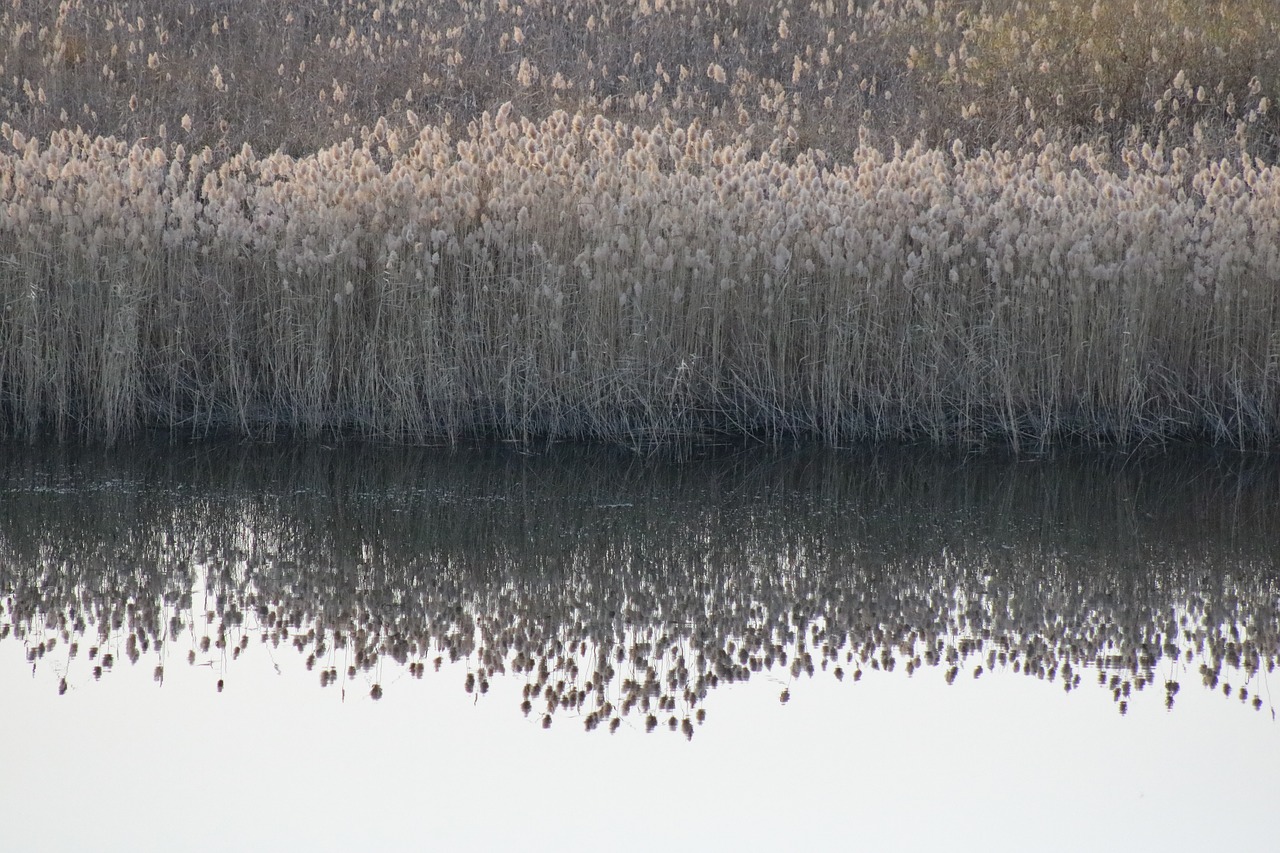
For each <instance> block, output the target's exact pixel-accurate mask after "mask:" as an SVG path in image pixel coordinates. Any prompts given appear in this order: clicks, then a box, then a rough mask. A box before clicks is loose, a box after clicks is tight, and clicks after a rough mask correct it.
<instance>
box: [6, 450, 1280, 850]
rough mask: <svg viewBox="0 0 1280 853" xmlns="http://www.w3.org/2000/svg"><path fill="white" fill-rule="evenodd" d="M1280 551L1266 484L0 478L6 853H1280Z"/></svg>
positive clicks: (755, 471)
mask: <svg viewBox="0 0 1280 853" xmlns="http://www.w3.org/2000/svg"><path fill="white" fill-rule="evenodd" d="M1278 553H1280V463H1278V462H1277V461H1276V460H1275V459H1273V458H1269V457H1241V456H1236V455H1206V454H1198V455H1183V454H1177V455H1169V454H1166V455H1162V456H1139V455H1114V456H1099V455H1091V456H1087V457H1080V458H1072V457H1063V458H1057V459H1038V460H1022V461H1001V460H993V459H967V460H965V459H955V458H947V457H940V456H933V455H928V454H921V453H918V452H887V453H881V454H877V455H863V454H858V453H850V452H845V453H836V452H830V451H822V450H811V449H794V450H787V451H777V450H774V451H762V450H752V451H737V452H728V451H724V452H718V453H715V454H712V455H709V456H707V457H706V458H698V459H693V460H685V461H682V462H673V461H669V460H663V459H657V458H638V457H635V456H633V455H628V454H625V453H622V452H615V451H608V450H591V449H581V448H578V449H560V450H553V451H551V452H548V453H544V454H538V455H525V454H521V453H518V452H515V451H511V450H502V449H485V450H467V451H456V452H449V451H444V450H407V449H403V448H397V449H391V448H371V447H315V446H313V447H310V448H306V447H295V446H288V445H270V446H261V445H258V446H254V445H247V446H239V445H218V444H208V445H196V446H185V447H156V446H141V447H133V448H127V449H123V450H119V451H114V452H105V451H94V450H65V449H64V450H56V449H55V450H48V449H45V450H32V449H27V448H8V449H6V451H5V453H4V455H3V461H0V715H2V716H0V721H2V722H3V730H4V731H5V733H6V734H5V746H4V750H3V764H2V772H0V850H6V851H7V850H87V849H93V850H170V849H181V850H225V849H231V848H234V849H244V850H270V849H275V850H301V849H306V850H356V849H372V848H375V847H377V848H382V849H390V850H417V849H439V850H455V849H479V850H488V849H495V850H505V849H522V850H546V849H558V850H576V849H610V850H613V849H619V850H621V849H628V850H630V849H635V850H640V849H655V848H661V849H671V850H722V849H723V850H777V849H793V848H798V847H808V846H817V845H820V846H822V847H823V848H826V849H842V850H843V849H849V850H929V851H932V850H958V851H967V850H982V851H998V850H1080V849H1104V850H1105V849H1116V850H1120V849H1124V850H1207V849H1213V850H1220V849H1227V848H1231V849H1247V850H1258V849H1264V850H1265V849H1277V848H1278V847H1280V826H1278V825H1277V824H1278V823H1280V822H1278V821H1277V820H1276V815H1275V810H1274V805H1275V797H1276V794H1277V792H1278V791H1280V723H1277V721H1276V714H1275V711H1276V706H1277V704H1280V677H1278V676H1276V675H1275V673H1274V667H1275V663H1276V659H1277V656H1280V569H1278V568H1277V564H1278V563H1277V559H1278V558H1277V554H1278ZM1273 681H1274V682H1275V684H1274V685H1273V683H1272V682H1273Z"/></svg>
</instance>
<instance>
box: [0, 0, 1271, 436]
mask: <svg viewBox="0 0 1280 853" xmlns="http://www.w3.org/2000/svg"><path fill="white" fill-rule="evenodd" d="M606 5H607V8H606ZM1059 5H1060V6H1061V13H1062V14H1063V15H1064V16H1065V18H1064V20H1067V21H1069V22H1071V24H1072V26H1071V27H1068V28H1066V30H1064V32H1066V33H1067V35H1062V34H1061V33H1058V31H1056V30H1055V31H1053V32H1054V33H1058V34H1057V35H1053V37H1052V38H1051V37H1050V30H1049V29H1048V28H1047V24H1046V23H1045V21H1044V20H1043V19H1042V18H1038V17H1036V16H1035V15H1033V14H1032V13H1031V12H1030V11H1028V9H1027V8H1026V7H1025V6H1023V5H1015V4H1008V3H999V2H992V3H990V4H988V5H986V6H983V7H981V8H980V9H978V10H976V11H975V10H973V9H972V8H971V4H959V3H948V2H941V0H940V2H937V3H935V4H933V5H932V6H927V7H926V6H921V5H911V4H902V3H886V4H872V5H871V6H870V7H868V8H866V9H862V8H859V7H858V6H857V5H856V4H855V5H854V6H852V7H851V8H850V9H848V10H843V13H842V14H837V12H836V10H835V8H834V6H832V5H831V4H828V5H826V6H823V5H822V4H815V5H813V6H811V7H808V8H806V9H800V8H798V7H797V8H792V7H789V6H786V5H784V4H773V5H769V6H767V7H765V8H764V9H763V10H755V9H753V10H752V13H751V14H750V15H747V14H746V10H745V9H743V8H739V6H738V5H735V4H705V5H704V4H692V3H661V2H655V3H648V2H641V3H638V4H636V5H627V4H598V3H592V2H588V0H582V2H579V3H569V4H553V6H554V8H551V7H544V6H543V5H541V4H537V3H533V4H527V5H511V4H508V3H506V2H499V3H497V4H490V3H483V2H482V3H473V4H460V5H458V7H457V8H456V9H454V8H453V6H450V10H444V9H443V8H439V9H437V4H427V5H424V6H416V5H414V4H407V5H404V6H397V7H394V8H393V7H390V6H386V7H383V6H379V5H377V4H374V5H372V6H370V7H369V8H370V10H371V11H367V12H357V10H356V7H354V6H351V7H348V6H346V5H344V4H338V5H337V6H333V5H332V4H330V5H329V6H319V5H317V6H316V8H314V9H313V8H311V7H310V6H306V5H303V6H296V5H295V6H293V7H291V9H293V11H291V12H290V13H289V14H288V15H286V17H285V18H284V19H283V20H280V19H279V18H278V16H276V17H272V16H269V15H262V16H258V17H259V18H261V20H256V19H254V16H248V15H244V10H242V9H241V6H240V5H237V6H236V7H234V9H232V8H231V7H228V9H227V10H226V11H225V12H224V13H222V14H214V13H213V11H212V10H213V9H214V8H215V7H214V6H213V5H205V4H202V5H201V6H200V7H199V8H198V9H197V8H196V6H195V5H194V4H193V5H191V6H189V7H187V8H186V9H185V11H184V10H182V9H179V10H178V11H176V12H169V11H166V9H163V8H157V7H155V6H154V4H150V3H149V2H147V0H139V2H137V3H135V4H133V5H132V6H130V5H129V4H122V5H119V6H113V7H112V10H110V11H107V10H99V9H98V7H97V6H96V5H94V6H86V5H79V4H77V3H74V2H67V3H64V4H63V5H62V7H61V10H60V12H59V13H58V15H57V18H56V19H51V20H47V21H46V20H44V19H42V18H41V17H40V16H41V15H49V14H51V13H50V12H49V10H47V9H44V7H40V8H39V9H35V10H28V9H26V7H21V6H20V7H14V8H13V9H10V10H8V11H6V12H5V13H4V14H3V16H0V35H3V36H5V37H6V38H7V40H8V43H9V44H10V45H11V50H10V51H9V52H8V53H7V54H6V55H5V59H4V60H3V61H4V64H5V67H4V69H3V75H2V76H3V77H4V78H7V80H8V82H10V83H13V85H14V86H15V88H14V89H13V90H12V91H8V90H5V91H3V92H0V107H2V108H3V110H4V115H5V116H6V117H7V120H6V121H5V122H4V124H3V125H0V295H2V298H3V314H2V315H0V434H4V435H8V436H15V437H16V436H22V437H28V438H33V437H36V436H39V435H43V434H47V433H54V434H56V435H58V436H61V437H64V438H69V437H73V436H74V437H82V438H89V439H95V440H103V441H107V442H111V441H115V440H117V439H120V438H122V437H126V436H129V435H131V434H134V433H136V432H138V431H139V430H141V429H144V428H150V427H165V428H169V429H173V430H183V431H189V432H193V433H206V432H209V431H215V430H218V431H220V430H226V429H230V430H238V431H242V432H246V433H251V434H256V435H264V434H265V435H270V434H273V433H275V432H277V431H281V430H283V431H288V432H297V433H302V434H312V435H314V434H320V433H329V432H343V433H346V432H353V433H356V434H359V435H364V436H376V437H386V438H393V439H397V440H406V441H436V440H452V441H457V440H461V439H467V438H476V437H488V438H492V437H500V438H507V439H514V440H519V441H524V442H531V441H534V440H557V439H570V438H576V439H581V438H589V439H603V440H607V441H617V442H623V443H628V444H638V443H648V442H652V441H664V440H670V439H679V438H686V437H689V436H696V435H705V434H708V433H716V434H725V433H729V434H744V433H745V434H753V435H761V436H765V437H778V436H782V435H792V434H803V435H808V436H812V437H816V438H819V439H821V440H823V441H826V442H830V443H845V442H853V441H862V440H927V441H931V442H936V443H942V444H958V445H965V446H985V445H989V444H992V443H999V444H1010V445H1012V446H1014V447H1015V448H1019V449H1023V448H1028V447H1044V446H1047V445H1049V444H1051V443H1054V442H1059V441H1071V442H1085V443H1112V442H1125V443H1127V442H1135V441H1150V440H1165V439H1170V438H1177V439H1193V440H1207V441H1212V442H1215V443H1226V444H1231V445H1234V446H1238V447H1267V446H1271V445H1273V443H1274V436H1275V432H1276V429H1277V426H1278V425H1280V402H1278V399H1280V395H1278V394H1277V391H1278V390H1280V385H1278V384H1277V376H1276V371H1277V366H1280V310H1278V306H1277V301H1278V298H1280V291H1278V288H1277V284H1278V279H1280V259H1278V258H1277V254H1278V253H1280V248H1277V247H1280V240H1278V239H1277V238H1278V237H1280V234H1277V230H1278V229H1280V216H1278V215H1277V214H1278V213H1280V211H1277V205H1278V204H1280V202H1277V197H1278V196H1277V180H1278V175H1277V172H1276V168H1275V165H1274V155H1275V151H1276V146H1275V141H1276V134H1275V129H1276V115H1275V112H1274V111H1273V110H1271V109H1270V100H1269V96H1268V94H1267V93H1268V92H1273V91H1274V84H1275V82H1277V80H1280V76H1278V75H1274V74H1273V75H1271V76H1268V74H1269V73H1270V72H1271V71H1274V70H1275V69H1276V68H1277V67H1280V66H1278V64H1277V58H1276V56H1275V53H1276V51H1275V50H1274V49H1273V48H1270V47H1269V46H1268V45H1269V44H1270V43H1271V42H1267V41H1266V40H1265V39H1261V38H1257V39H1254V38H1253V37H1250V39H1249V40H1246V41H1244V42H1241V43H1240V44H1241V45H1242V47H1240V49H1239V50H1237V51H1236V52H1235V53H1232V54H1229V55H1221V54H1223V51H1222V50H1220V48H1221V46H1222V44H1225V43H1226V42H1225V41H1224V40H1226V39H1231V38H1234V37H1235V36H1233V35H1232V34H1233V33H1237V34H1238V31H1239V30H1240V27H1246V28H1251V29H1250V32H1255V31H1256V32H1259V33H1266V32H1271V31H1272V30H1268V29H1267V28H1268V27H1272V29H1274V25H1273V24H1271V23H1269V19H1265V18H1258V19H1256V20H1255V18H1256V16H1254V15H1253V7H1252V6H1251V5H1250V4H1249V3H1244V4H1241V5H1240V6H1239V8H1237V9H1235V10H1234V11H1227V10H1225V9H1219V10H1217V11H1216V12H1213V13H1212V14H1211V15H1208V16H1207V17H1206V19H1205V20H1206V21H1207V23H1205V25H1204V26H1203V27H1201V28H1200V29H1198V30H1193V29H1192V28H1191V27H1192V24H1193V23H1194V21H1193V20H1192V18H1190V17H1188V15H1189V12H1187V10H1186V9H1184V8H1183V7H1182V6H1180V5H1178V4H1176V3H1174V2H1173V0H1169V2H1166V3H1163V5H1162V4H1161V3H1156V4H1148V6H1153V7H1160V8H1162V9H1164V10H1165V12H1166V13H1167V21H1166V22H1165V25H1163V28H1160V27H1157V28H1156V30H1155V31H1154V32H1155V33H1156V35H1153V36H1151V39H1150V40H1149V43H1148V42H1143V43H1142V44H1143V45H1145V47H1144V51H1145V52H1144V53H1141V54H1135V56H1140V59H1141V61H1139V60H1134V63H1136V66H1135V67H1136V70H1135V69H1132V68H1131V69H1129V71H1126V72H1125V73H1126V74H1128V75H1129V76H1127V77H1124V78H1123V79H1121V78H1120V77H1118V76H1117V75H1118V74H1119V73H1120V72H1119V71H1117V70H1116V68H1114V67H1108V66H1105V65H1104V64H1103V62H1102V60H1101V58H1099V57H1101V55H1102V52H1105V51H1107V50H1111V49H1112V47H1114V46H1116V45H1120V44H1121V43H1123V44H1125V45H1132V44H1136V43H1137V42H1135V41H1134V39H1135V38H1136V34H1137V33H1138V32H1139V30H1135V29H1133V26H1132V25H1131V23H1130V22H1129V19H1128V18H1127V17H1125V16H1124V15H1120V14H1119V12H1117V11H1116V7H1115V5H1114V4H1106V3H1094V4H1092V5H1091V6H1087V5H1085V4H1081V3H1074V2H1066V0H1064V2H1063V3H1061V4H1059ZM1165 7H1167V8H1165ZM361 8H364V7H363V6H362V7H361ZM1144 8H1145V7H1144ZM1180 10H1181V11H1180ZM232 11H234V12H235V13H236V16H237V19H235V20H233V19H232V15H231V13H232ZM23 14H28V15H31V16H34V17H31V18H25V19H24V18H23V17H22V16H23ZM1135 14H1137V15H1138V17H1137V20H1138V21H1139V22H1142V21H1146V20H1147V18H1145V17H1143V15H1146V14H1147V12H1146V11H1143V12H1141V13H1140V14H1138V13H1135ZM450 16H454V17H450ZM457 16H462V17H460V18H459V17H457ZM1180 16H1181V17H1180ZM592 21H594V23H592ZM761 21H764V22H767V23H768V24H769V26H768V28H767V31H766V29H762V27H763V24H762V23H760V22H761ZM1086 21H1088V22H1089V23H1090V24H1091V25H1092V26H1093V27H1094V29H1093V30H1091V31H1089V30H1086V23H1085V22H1086ZM460 22H461V23H460ZM466 22H471V23H474V24H476V29H474V30H473V29H470V28H467V27H462V26H461V24H462V23H466ZM1179 22H1181V23H1179ZM1153 26H1154V25H1153ZM691 27H692V28H693V32H694V34H695V35H696V34H698V33H702V34H705V35H707V36H709V38H708V39H707V40H706V42H705V43H702V42H697V43H696V44H695V43H694V42H695V41H697V40H696V39H694V38H692V37H691V36H689V35H688V31H689V28H691ZM495 28H497V29H495ZM1175 30H1176V31H1179V32H1184V35H1183V36H1182V37H1181V41H1180V42H1179V41H1177V40H1176V39H1174V35H1176V33H1175ZM328 32H332V33H334V34H333V35H332V36H329V37H327V38H326V37H325V36H324V33H328ZM339 32H341V36H340V35H339V34H338V33H339ZM625 33H631V39H630V41H626V40H624V39H623V35H624V34H625ZM1071 33H1076V35H1077V38H1076V39H1075V41H1073V40H1072V37H1071ZM483 34H488V35H489V36H492V42H491V43H492V44H496V45H498V48H497V50H496V52H494V53H492V55H491V56H489V57H488V58H487V59H486V60H485V61H484V62H477V61H475V60H474V59H473V60H471V61H464V60H466V56H468V55H470V56H472V57H475V56H477V55H478V54H479V51H480V50H481V49H482V48H481V42H480V41H477V42H475V43H468V44H467V45H463V41H460V40H466V39H480V36H481V35H483ZM637 34H639V35H641V36H643V38H640V39H639V40H637V38H636V37H637ZM1171 34H1172V35H1171ZM411 36H412V37H411ZM1086 36H1087V38H1086ZM926 37H928V38H933V39H935V41H934V43H933V44H932V45H930V46H929V51H928V52H925V51H923V50H922V48H919V47H917V43H919V44H921V45H923V44H924V41H922V40H923V39H925V38H926ZM948 40H950V41H948ZM1175 42H1176V43H1177V44H1181V45H1182V47H1181V48H1180V49H1179V51H1173V48H1172V47H1171V45H1174V44H1175ZM489 43H490V42H484V44H489ZM1086 43H1087V46H1088V49H1087V50H1086V49H1085V47H1084V45H1086ZM237 45H249V46H250V48H251V49H260V50H261V51H262V52H261V53H260V55H259V56H258V57H257V58H256V62H253V61H251V60H254V57H251V56H249V55H248V54H246V52H245V50H244V49H243V48H239V47H236V46H237ZM254 45H257V48H253V47H252V46H254ZM270 45H274V47H270ZM588 45H590V46H593V47H594V48H599V51H598V52H597V53H595V54H588V53H583V51H584V49H585V46H588ZM464 46H465V47H466V48H467V50H466V51H463V49H462V48H463V47H464ZM620 46H627V48H628V51H631V49H632V48H640V49H637V50H634V51H633V53H634V55H633V56H631V57H628V58H625V61H624V60H623V59H618V60H616V61H612V60H610V61H609V62H606V61H604V60H602V61H601V63H600V66H599V67H597V66H596V64H595V63H596V60H584V59H583V57H584V56H587V55H596V56H606V57H609V56H612V54H611V53H609V52H608V51H610V50H613V51H616V50H618V49H620ZM1015 48H1016V50H1015ZM899 50H901V53H902V56H901V57H900V59H899V60H895V61H890V57H892V56H894V55H896V52H897V51H899ZM270 51H275V52H274V53H272V52H270ZM415 51H416V52H415ZM600 51H603V52H600ZM1089 51H1093V53H1090V52H1089ZM1015 53H1017V54H1018V55H1022V54H1023V53H1025V54H1026V55H1027V56H1032V57H1040V58H1041V62H1040V64H1035V65H1034V66H1031V65H1027V64H1026V63H1023V64H1021V65H1020V64H1018V63H1017V62H1014V61H1013V60H1014V54H1015ZM286 54H287V55H286ZM1095 54H1097V55H1096V56H1095ZM788 56H790V58H786V60H785V62H784V61H783V58H785V57H788ZM824 57H825V59H824ZM928 57H932V59H928ZM1090 57H1094V58H1093V59H1092V61H1089V58H1090ZM1068 58H1069V59H1070V62H1067V59H1068ZM276 59H280V60H281V61H280V62H278V63H276V62H275V60H276ZM286 59H287V61H285V60H286ZM268 60H270V61H268ZM408 60H413V61H414V62H416V63H417V64H416V65H414V64H413V63H409V64H408V65H404V66H401V65H397V64H396V63H400V62H402V61H408ZM970 60H972V61H970ZM1057 60H1063V62H1065V63H1066V64H1065V65H1064V66H1063V67H1064V68H1065V69H1066V70H1064V71H1063V72H1062V73H1061V74H1057V75H1055V74H1053V73H1051V72H1052V69H1053V67H1054V65H1053V63H1054V62H1055V61H1057ZM610 62H612V65H611V69H610V70H606V69H605V68H604V65H606V64H610ZM944 62H945V67H944V65H943V63H944ZM433 63H435V64H433ZM504 63H509V67H507V66H506V65H504ZM575 63H576V64H575ZM584 63H585V64H584ZM866 63H870V64H866ZM1046 63H1047V66H1048V70H1045V69H1044V68H1042V65H1044V64H1046ZM1170 63H1174V64H1178V63H1181V64H1180V65H1179V67H1178V68H1177V70H1176V72H1175V71H1173V70H1172V69H1173V65H1171V64H1170ZM784 66H785V67H784ZM872 66H874V67H876V68H880V69H882V70H883V74H881V73H879V72H871V71H870V70H869V69H870V68H871V67H872ZM405 67H414V68H426V69H428V70H425V71H422V72H421V74H422V83H421V85H418V86H415V85H414V84H409V85H407V86H406V87H405V89H404V90H403V91H402V90H400V89H399V88H395V89H392V88H388V87H391V86H393V85H395V86H399V84H400V83H403V82H405V81H404V80H403V79H401V78H399V77H396V76H395V75H404V74H405V73H407V72H405V71H404V68H405ZM317 68H322V69H324V71H323V75H325V76H327V77H328V80H327V81H326V82H325V84H324V85H323V86H321V87H318V88H317V87H316V86H315V84H316V78H315V77H314V75H315V73H317V71H316V69H317ZM393 68H394V69H396V70H394V71H392V69H393ZM1187 68H1190V70H1189V71H1188V70H1186V69H1187ZM430 69H435V70H434V71H433V70H430ZM450 69H451V70H450ZM553 69H555V70H553ZM1247 69H1251V72H1250V76H1249V77H1248V78H1247V79H1246V78H1245V77H1244V76H1243V74H1244V71H1245V70H1247ZM197 71H198V72H199V73H197ZM340 71H341V72H342V73H339V72H340ZM1260 71H1261V72H1263V73H1259V72H1260ZM437 72H438V74H439V75H440V76H437ZM784 72H785V73H784ZM864 72H865V73H864ZM361 75H367V79H374V80H378V81H379V84H378V85H377V86H374V87H372V88H371V89H370V88H368V87H365V88H361V87H360V86H358V85H356V82H357V80H359V79H363V78H362V77H361ZM380 75H381V76H380ZM859 75H863V76H859ZM1037 75H1038V76H1037ZM1064 75H1065V76H1064ZM1071 75H1075V77H1072V76H1071ZM1090 75H1093V76H1090ZM854 78H857V82H856V83H855V82H854ZM1166 78H1167V79H1166ZM33 80H34V82H33ZM1011 81H1012V82H1011ZM1072 81H1074V82H1072ZM268 82H269V83H270V85H268ZM1122 84H1123V85H1122ZM5 85H8V83H6V84H5ZM1063 86H1066V87H1067V89H1069V90H1070V91H1069V92H1067V91H1065V90H1063V89H1062V87H1063ZM273 87H274V88H273ZM1055 87H1056V88H1055ZM1090 87H1094V88H1090ZM1095 90H1096V91H1095ZM1103 90H1106V91H1107V92H1112V93H1114V95H1113V96H1110V97H1111V98H1112V99H1111V100H1110V101H1105V99H1103V98H1102V97H1101V95H1100V94H1099V93H1101V92H1102V91H1103ZM606 91H607V92H608V94H603V93H604V92H606ZM1082 92H1083V93H1084V94H1081V93H1082ZM307 93H309V94H310V97H303V96H302V95H303V94H307ZM451 93H452V94H451ZM1089 93H1093V94H1089ZM464 94H465V95H466V96H467V97H463V95H464ZM1067 94H1070V95H1071V97H1067ZM183 95H185V97H180V96H183ZM455 95H456V96H457V97H456V99H455ZM1095 95H1096V96H1097V97H1095ZM1091 97H1092V98H1093V101H1092V103H1093V106H1094V107H1095V108H1096V109H1094V110H1091V111H1090V110H1084V107H1083V106H1082V105H1084V104H1086V102H1089V99H1090V98H1091ZM76 98H80V99H82V101H83V102H82V103H80V104H79V105H75V104H72V102H71V100H69V99H76ZM24 99H25V100H24ZM499 99H502V100H499ZM560 106H564V107H569V108H571V109H559V108H558V107H560ZM855 106H856V107H857V109H854V107H855ZM273 110H275V112H272V111H273ZM55 111H56V115H55ZM419 111H420V112H421V113H422V114H423V116H426V120H424V118H423V117H422V116H420V115H419V114H418V112H419ZM895 136H901V137H902V138H904V140H914V141H910V142H908V141H904V142H903V143H899V142H897V141H895V138H894V137H895ZM251 143H252V144H251ZM255 145H257V146H258V147H257V148H255ZM268 151H269V152H271V153H266V152H268Z"/></svg>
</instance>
